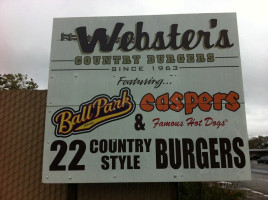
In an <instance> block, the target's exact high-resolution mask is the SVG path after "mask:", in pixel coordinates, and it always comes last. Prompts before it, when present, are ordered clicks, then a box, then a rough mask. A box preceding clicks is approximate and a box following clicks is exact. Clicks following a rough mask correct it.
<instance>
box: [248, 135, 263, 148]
mask: <svg viewBox="0 0 268 200" xmlns="http://www.w3.org/2000/svg"><path fill="white" fill-rule="evenodd" d="M248 144H249V148H250V149H263V148H267V147H268V136H258V137H253V138H251V139H250V140H249V141H248Z"/></svg>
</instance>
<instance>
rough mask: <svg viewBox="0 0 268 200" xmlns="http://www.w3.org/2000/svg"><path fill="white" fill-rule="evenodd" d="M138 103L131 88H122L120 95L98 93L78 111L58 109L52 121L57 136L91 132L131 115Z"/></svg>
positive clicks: (66, 108) (67, 108)
mask: <svg viewBox="0 0 268 200" xmlns="http://www.w3.org/2000/svg"><path fill="white" fill-rule="evenodd" d="M135 107H136V104H135V101H134V100H133V97H132V95H131V93H130V89H129V88H123V89H121V91H120V93H119V96H113V97H109V96H107V95H105V94H101V95H98V96H96V97H94V98H93V99H92V100H90V101H87V102H85V103H82V104H81V105H80V107H79V110H78V111H74V110H73V109H72V108H69V107H65V108H62V109H59V110H58V111H56V112H55V113H54V114H53V116H52V119H51V120H52V123H53V124H54V125H55V126H56V129H55V135H56V136H57V137H68V136H71V135H72V134H80V133H85V132H90V131H92V130H94V129H95V128H97V127H99V126H101V125H103V124H106V123H108V122H112V121H115V120H119V119H122V118H125V117H127V116H129V115H131V114H132V113H133V112H134V110H135Z"/></svg>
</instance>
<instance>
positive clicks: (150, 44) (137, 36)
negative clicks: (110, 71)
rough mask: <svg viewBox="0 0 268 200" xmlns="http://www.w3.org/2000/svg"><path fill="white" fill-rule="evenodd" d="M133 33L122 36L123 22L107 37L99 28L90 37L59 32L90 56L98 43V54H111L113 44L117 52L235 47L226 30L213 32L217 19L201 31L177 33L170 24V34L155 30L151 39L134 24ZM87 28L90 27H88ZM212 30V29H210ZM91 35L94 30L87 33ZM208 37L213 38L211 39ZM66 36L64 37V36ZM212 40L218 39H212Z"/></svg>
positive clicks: (78, 30)
mask: <svg viewBox="0 0 268 200" xmlns="http://www.w3.org/2000/svg"><path fill="white" fill-rule="evenodd" d="M135 25H136V29H135V32H132V31H127V32H124V33H121V30H122V28H123V27H124V23H120V22H118V23H116V24H115V27H114V29H113V31H112V33H111V36H108V35H107V29H106V28H98V29H96V30H95V31H94V33H93V36H90V35H88V34H87V28H86V27H84V26H82V27H78V28H76V29H75V32H76V35H72V34H68V35H65V34H64V33H62V35H61V36H62V40H64V39H67V40H78V45H79V47H80V51H81V53H84V54H90V53H92V52H94V49H95V47H96V44H97V43H99V50H100V52H111V51H113V49H114V46H115V44H116V43H118V47H117V50H122V51H132V50H134V49H135V50H139V51H143V50H150V49H152V50H164V49H168V48H170V49H172V50H178V49H184V50H191V49H194V48H196V47H197V46H199V45H200V43H201V45H203V48H204V49H211V48H220V49H221V48H222V49H223V48H230V47H232V46H233V45H234V44H233V43H230V41H229V36H228V30H226V29H222V30H220V31H216V29H214V28H216V27H217V19H210V20H209V26H208V28H207V29H209V30H210V31H204V30H197V31H195V30H193V29H188V30H186V31H184V32H181V33H180V32H178V27H179V25H178V24H171V25H170V28H169V33H165V32H164V31H162V30H161V31H158V32H156V33H154V35H155V36H154V38H150V36H149V34H148V33H147V32H145V31H143V26H144V24H143V22H137V23H136V24H135ZM88 28H89V29H90V27H88ZM213 29H214V30H213ZM90 32H93V30H90ZM211 35H212V36H213V37H211ZM65 36H67V37H65ZM212 38H217V39H216V40H215V39H212Z"/></svg>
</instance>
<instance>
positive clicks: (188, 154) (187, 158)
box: [182, 138, 195, 169]
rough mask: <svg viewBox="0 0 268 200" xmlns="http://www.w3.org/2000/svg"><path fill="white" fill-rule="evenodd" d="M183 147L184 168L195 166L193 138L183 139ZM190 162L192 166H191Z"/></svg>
mask: <svg viewBox="0 0 268 200" xmlns="http://www.w3.org/2000/svg"><path fill="white" fill-rule="evenodd" d="M182 149H183V166H184V168H186V169H187V168H189V167H190V168H195V159H194V154H193V151H194V143H193V140H191V139H188V138H185V139H182ZM189 162H190V166H189Z"/></svg>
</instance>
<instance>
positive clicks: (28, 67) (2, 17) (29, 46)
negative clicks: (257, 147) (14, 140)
mask: <svg viewBox="0 0 268 200" xmlns="http://www.w3.org/2000/svg"><path fill="white" fill-rule="evenodd" d="M267 7H268V1H267V0H255V1H247V0H237V1H235V0H233V1H232V0H225V1H224V0H222V1H215V0H165V1H163V0H161V1H160V0H159V1H157V0H134V1H127V0H115V1H112V0H107V1H105V0H98V1H96V0H94V1H93V0H91V1H90V0H89V1H81V0H76V1H70V0H53V1H52V0H47V1H36V0H12V1H11V0H0V34H1V37H0V73H1V74H4V73H23V74H28V76H29V77H31V78H33V79H34V80H35V81H36V82H37V83H38V85H39V89H47V82H48V81H47V80H48V71H49V55H50V45H51V34H52V21H53V18H57V17H91V16H123V15H157V14H184V13H218V12H236V13H237V18H238V31H239V40H240V54H241V62H242V72H243V83H244V93H245V102H246V113H247V124H248V134H249V137H252V136H257V135H268V104H267V99H268V78H267V72H268V70H267V63H268V55H267V54H268V40H267V37H268V23H267V19H268V12H267Z"/></svg>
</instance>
